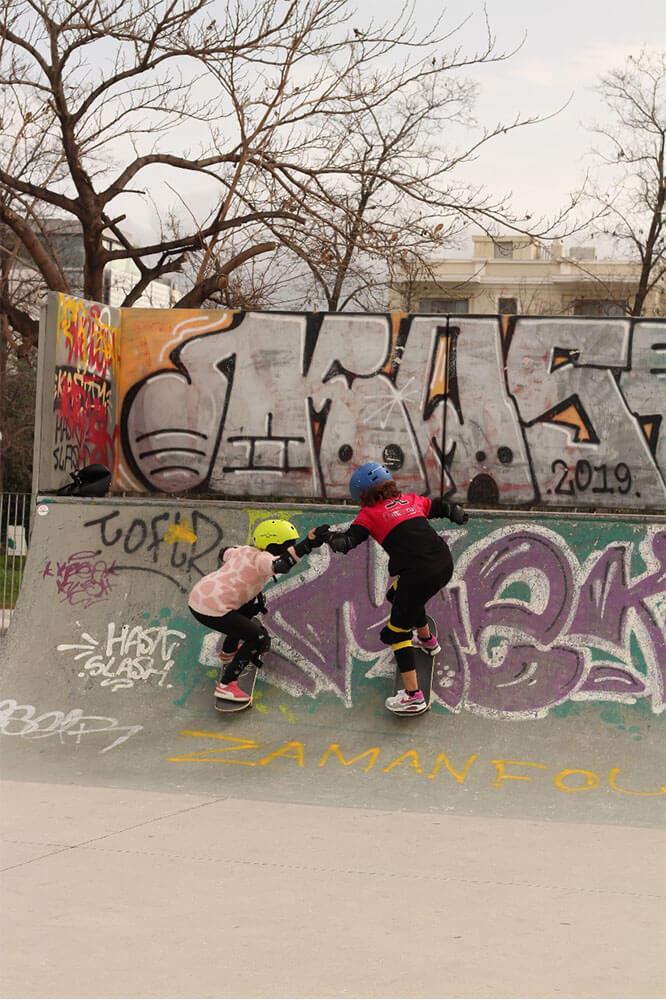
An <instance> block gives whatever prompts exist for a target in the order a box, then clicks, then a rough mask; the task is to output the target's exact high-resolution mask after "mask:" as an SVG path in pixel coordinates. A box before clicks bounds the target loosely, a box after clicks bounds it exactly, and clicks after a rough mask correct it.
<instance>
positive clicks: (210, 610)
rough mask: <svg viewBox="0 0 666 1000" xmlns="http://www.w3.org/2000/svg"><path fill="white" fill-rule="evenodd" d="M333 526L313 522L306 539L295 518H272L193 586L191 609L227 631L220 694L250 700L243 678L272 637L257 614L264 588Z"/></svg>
mask: <svg viewBox="0 0 666 1000" xmlns="http://www.w3.org/2000/svg"><path fill="white" fill-rule="evenodd" d="M328 531H329V526H328V525H322V526H320V527H319V528H312V529H311V530H310V531H309V532H308V534H307V537H306V538H303V539H301V540H300V541H295V539H298V532H297V531H296V528H295V527H294V525H293V524H292V523H291V522H290V521H282V520H279V519H276V518H271V519H269V520H266V521H262V522H261V523H260V524H259V525H258V526H257V528H256V530H255V532H254V537H253V542H254V544H253V545H230V546H228V547H227V548H224V549H221V551H220V553H219V560H220V563H221V565H220V567H219V569H216V570H213V572H212V573H208V574H207V575H206V576H204V577H202V578H201V579H200V580H199V581H198V582H197V583H196V584H195V585H194V587H193V588H192V590H191V592H190V596H189V601H188V605H189V609H190V611H191V613H192V614H193V615H194V617H195V618H196V620H197V621H198V622H200V623H201V624H202V625H205V627H206V628H209V629H212V630H213V631H215V632H219V633H220V634H221V635H223V636H224V637H225V638H224V641H223V643H222V647H221V649H219V644H218V649H219V657H220V662H221V664H222V667H221V669H220V674H219V676H218V679H217V681H216V683H215V697H216V698H222V699H225V700H229V701H237V702H243V701H249V699H250V695H249V694H248V693H247V692H245V691H243V690H242V689H241V688H240V687H239V685H238V678H239V677H240V675H241V674H242V672H243V670H244V669H245V668H246V667H247V665H248V664H249V663H250V662H254V663H256V664H257V666H261V655H262V653H265V652H267V651H268V650H269V649H270V645H271V640H270V636H269V634H268V632H267V631H266V629H265V627H264V625H263V624H262V623H261V622H259V621H257V619H256V618H255V615H257V614H259V613H262V612H263V613H265V612H266V610H267V609H266V602H265V601H264V595H263V593H262V591H263V588H264V587H265V585H266V584H267V583H268V581H269V580H270V579H271V577H273V576H275V575H276V574H279V573H288V572H289V570H290V569H291V568H292V566H295V565H296V563H297V562H298V561H299V559H300V558H301V557H302V556H304V555H307V554H308V553H309V552H311V551H312V549H313V548H318V547H319V546H320V545H322V544H323V543H324V541H325V540H326V538H327V537H328Z"/></svg>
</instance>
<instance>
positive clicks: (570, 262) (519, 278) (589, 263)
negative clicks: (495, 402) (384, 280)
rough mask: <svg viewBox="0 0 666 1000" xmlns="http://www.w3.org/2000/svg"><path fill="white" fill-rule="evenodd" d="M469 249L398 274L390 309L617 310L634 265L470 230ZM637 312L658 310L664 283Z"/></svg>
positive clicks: (662, 306) (631, 288)
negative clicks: (464, 254) (466, 255)
mask: <svg viewBox="0 0 666 1000" xmlns="http://www.w3.org/2000/svg"><path fill="white" fill-rule="evenodd" d="M472 239H473V244H474V250H473V256H472V257H471V258H467V259H456V258H453V257H451V258H448V259H444V260H440V261H432V262H431V264H430V267H429V273H428V275H427V277H425V276H424V270H423V269H421V270H420V272H419V273H415V274H412V275H410V274H409V273H408V272H407V271H405V273H404V277H403V276H400V277H399V278H398V280H397V281H396V283H395V286H394V288H393V289H392V291H391V292H390V297H389V308H390V309H391V311H393V312H412V313H476V314H478V313H482V314H488V313H490V314H497V313H504V314H507V313H508V314H511V313H513V314H516V313H522V314H524V315H550V316H624V315H626V314H627V313H628V312H629V311H630V308H631V302H632V299H633V295H634V293H635V289H636V284H637V282H638V265H637V264H636V263H633V262H630V261H622V260H615V259H601V260H598V259H597V252H596V249H595V247H593V246H578V247H576V246H571V247H569V249H568V250H567V251H566V252H565V249H564V246H563V244H562V243H556V242H554V243H551V244H550V245H549V246H546V245H545V244H542V243H539V242H537V241H535V240H531V239H528V238H526V237H519V236H501V237H495V238H493V237H491V236H474V237H473V238H472ZM643 315H645V316H664V315H666V285H665V284H664V283H663V282H662V284H661V285H660V286H657V288H655V289H654V290H653V291H652V292H651V293H650V295H649V297H648V299H647V301H646V306H645V308H644V310H643Z"/></svg>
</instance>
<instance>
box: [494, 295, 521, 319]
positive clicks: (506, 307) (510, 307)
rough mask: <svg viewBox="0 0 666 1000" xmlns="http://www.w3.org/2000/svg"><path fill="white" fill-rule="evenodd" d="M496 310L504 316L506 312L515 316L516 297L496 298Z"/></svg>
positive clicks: (516, 307)
mask: <svg viewBox="0 0 666 1000" xmlns="http://www.w3.org/2000/svg"><path fill="white" fill-rule="evenodd" d="M497 311H498V312H499V313H501V314H502V316H505V315H507V314H510V315H512V316H515V315H516V313H517V312H518V300H517V299H512V298H507V299H504V298H500V299H498V300H497Z"/></svg>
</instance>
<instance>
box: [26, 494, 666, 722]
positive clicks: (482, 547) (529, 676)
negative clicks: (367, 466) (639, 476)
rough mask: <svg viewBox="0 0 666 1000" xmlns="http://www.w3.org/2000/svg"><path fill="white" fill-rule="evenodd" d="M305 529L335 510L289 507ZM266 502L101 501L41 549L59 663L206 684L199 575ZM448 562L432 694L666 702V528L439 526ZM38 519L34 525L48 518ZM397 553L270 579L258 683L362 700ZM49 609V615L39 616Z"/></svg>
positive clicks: (375, 669) (591, 522)
mask: <svg viewBox="0 0 666 1000" xmlns="http://www.w3.org/2000/svg"><path fill="white" fill-rule="evenodd" d="M279 513H280V515H281V516H283V517H284V516H288V517H289V518H290V519H291V520H293V521H294V523H295V524H296V525H297V527H298V529H299V531H300V532H301V533H302V534H304V533H305V532H306V531H307V529H308V527H310V526H312V525H313V524H317V523H323V522H324V521H331V522H332V523H338V524H342V523H346V522H342V521H341V520H340V509H339V508H329V509H328V510H327V511H323V510H322V511H319V510H317V512H316V514H315V512H314V510H313V511H312V512H311V513H310V514H309V515H308V514H306V513H302V512H299V511H298V509H293V510H287V511H285V510H280V511H279ZM266 516H273V514H272V512H271V511H267V510H266V509H256V508H243V507H240V506H234V505H230V506H227V505H225V508H224V509H223V510H220V509H216V508H215V505H207V504H203V505H202V506H201V507H198V506H196V505H193V506H188V507H183V506H180V505H179V504H177V503H175V502H173V503H172V505H171V506H168V507H166V506H162V505H160V504H157V505H155V506H148V505H144V506H143V507H139V506H138V505H135V506H130V507H127V506H125V505H114V504H113V502H112V501H106V502H104V503H101V504H99V503H98V504H95V505H94V506H91V507H90V508H89V509H85V510H84V511H82V514H81V522H80V527H79V530H78V531H77V533H76V535H72V534H71V533H64V532H62V531H60V530H57V524H58V518H63V517H64V518H65V521H64V522H63V523H66V519H67V511H66V510H65V512H64V514H63V512H62V510H61V507H59V506H57V505H56V506H55V507H53V506H50V505H44V509H43V512H42V514H41V515H40V514H39V513H38V517H40V518H42V517H43V518H48V519H49V521H48V525H47V523H46V522H43V523H44V526H45V527H49V532H48V537H49V539H51V541H50V542H49V543H48V544H45V546H44V547H43V549H42V550H40V552H39V553H38V554H37V555H36V556H35V558H37V559H38V560H39V566H38V571H37V575H38V579H39V581H40V582H39V589H40V597H39V604H40V606H41V607H42V608H45V607H49V608H53V609H54V614H55V615H56V618H57V623H56V622H55V621H54V622H53V623H52V627H49V629H48V634H49V635H52V636H53V637H54V648H53V655H54V656H55V659H56V660H57V662H58V665H59V672H61V673H62V674H63V675H65V676H66V675H67V674H68V672H71V671H73V673H74V674H75V675H76V677H77V678H78V680H76V681H75V686H76V687H78V686H80V688H81V690H82V691H83V690H90V689H91V688H94V689H95V690H97V692H98V694H99V693H102V692H107V694H108V695H113V694H114V693H116V692H122V691H127V690H136V689H139V690H142V691H143V690H145V691H151V692H153V693H156V692H158V691H162V692H163V693H166V694H168V698H169V700H170V701H171V702H172V703H173V704H177V705H185V704H187V702H188V700H189V699H190V698H191V697H192V695H193V693H194V692H195V691H201V690H205V691H206V692H207V693H210V690H212V678H214V677H215V673H216V670H217V668H218V667H219V661H218V658H217V653H216V648H215V644H216V642H217V639H218V634H217V633H215V632H212V631H209V630H206V629H204V628H203V627H202V626H201V625H199V624H198V623H197V622H196V621H195V620H194V619H193V618H192V617H191V616H190V614H189V612H188V608H187V598H188V594H189V592H190V590H191V588H192V586H193V585H194V583H195V582H196V581H197V580H198V579H200V578H201V576H202V575H204V574H205V573H207V572H210V571H211V570H212V569H214V568H215V567H216V566H217V553H218V551H219V549H220V547H221V546H222V545H226V544H238V543H245V542H247V541H248V540H249V539H250V538H251V535H252V531H253V529H254V527H255V525H256V523H257V521H258V520H261V519H262V518H264V517H266ZM434 523H435V524H436V525H437V527H438V528H439V529H440V532H441V534H442V537H443V538H444V539H445V540H446V541H447V543H448V544H449V546H450V547H451V550H452V552H453V556H454V562H455V572H454V576H453V578H452V580H451V582H450V584H449V585H448V586H447V587H446V588H445V589H444V590H443V591H441V592H440V594H438V595H436V596H435V597H434V598H433V599H432V601H431V602H430V605H429V611H430V613H431V614H432V616H433V618H434V619H435V621H436V622H437V625H438V634H439V639H440V643H441V646H442V652H441V654H440V655H439V658H438V668H437V670H436V671H435V677H434V683H433V692H434V703H435V705H436V706H439V708H440V709H442V710H446V711H449V712H454V713H459V712H471V713H473V714H475V715H479V716H486V717H492V718H495V719H506V720H512V719H514V720H521V719H530V718H531V719H534V718H539V717H544V716H546V715H548V713H549V712H552V711H553V710H555V709H558V708H561V706H563V705H567V704H570V703H576V702H582V701H597V702H609V703H614V702H625V703H628V704H637V703H642V704H643V705H644V706H645V708H646V709H647V710H648V711H649V712H650V713H656V714H658V713H661V712H662V711H663V709H664V705H665V704H666V523H664V522H662V523H654V524H652V525H650V524H646V523H645V522H644V521H642V520H640V519H636V518H633V519H632V518H626V519H616V520H612V521H611V520H610V519H609V518H601V517H596V516H589V515H588V516H580V517H577V518H575V517H563V516H562V517H557V516H554V515H550V516H549V517H548V518H547V519H546V518H530V519H529V520H524V519H523V520H513V519H510V518H507V517H504V518H502V517H500V516H499V515H498V516H495V517H490V516H484V517H481V516H476V517H472V518H471V519H470V521H469V523H468V524H467V525H466V526H464V527H462V528H460V527H456V526H454V525H450V524H449V522H434ZM40 528H41V522H40ZM389 583H390V579H389V576H388V567H387V557H386V554H385V553H384V552H383V550H382V549H381V548H380V547H379V546H378V545H377V544H376V543H375V542H372V541H370V542H369V543H368V544H366V545H363V546H359V547H358V548H357V549H355V550H353V551H352V552H351V553H349V554H348V555H347V556H341V555H336V554H335V553H332V552H331V551H330V550H329V548H328V546H324V547H322V548H321V549H319V550H315V551H314V552H313V553H312V554H311V555H310V556H309V557H307V558H306V559H304V560H303V561H302V563H300V564H299V565H298V568H297V569H295V570H294V571H292V572H291V573H289V574H287V575H285V576H281V577H279V578H277V579H275V580H274V581H273V582H272V583H271V584H269V585H268V588H267V592H266V597H267V602H268V606H269V614H268V617H267V619H266V624H267V625H268V627H269V628H270V631H271V634H272V636H273V646H272V650H271V652H270V653H269V654H268V656H267V660H266V671H265V679H266V680H267V681H268V682H269V683H270V684H271V685H273V686H275V687H278V688H279V689H280V690H282V691H283V692H284V693H285V694H286V695H291V696H292V697H295V698H297V699H306V700H313V701H316V702H319V701H321V697H322V696H324V697H325V698H328V699H329V700H330V699H333V700H334V701H335V702H337V703H339V704H340V706H344V707H345V708H353V707H356V706H358V705H359V704H360V703H361V702H363V700H364V698H366V697H367V695H368V691H369V688H370V687H372V685H374V684H377V685H378V689H381V690H383V689H384V688H385V687H386V686H387V681H386V680H385V678H391V677H392V676H393V671H394V661H393V654H392V652H391V650H390V648H389V647H387V646H385V645H384V644H383V643H382V642H381V640H380V637H379V633H380V630H381V628H382V625H383V624H384V623H385V620H386V617H387V614H388V607H389V606H388V604H387V602H386V599H385V594H386V591H387V588H388V586H389ZM43 614H44V612H42V615H43Z"/></svg>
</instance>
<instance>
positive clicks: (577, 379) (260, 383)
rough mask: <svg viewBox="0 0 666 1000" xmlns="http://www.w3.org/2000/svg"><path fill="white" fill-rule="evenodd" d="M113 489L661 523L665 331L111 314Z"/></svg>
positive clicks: (547, 321) (437, 319) (604, 322)
mask: <svg viewBox="0 0 666 1000" xmlns="http://www.w3.org/2000/svg"><path fill="white" fill-rule="evenodd" d="M122 330H123V337H122V351H121V357H120V397H119V405H120V418H119V432H120V437H121V440H122V454H119V456H118V463H117V466H116V470H115V476H114V488H116V489H133V490H136V491H139V492H162V493H179V494H183V493H210V494H220V495H225V496H250V495H252V496H256V497H262V496H271V497H276V498H277V497H283V498H285V497H298V498H301V499H321V500H326V499H333V498H341V497H346V496H347V484H348V481H349V477H350V475H351V472H352V471H353V469H354V468H355V467H356V466H357V465H359V464H361V463H362V462H365V461H368V460H376V459H380V460H383V461H384V462H386V463H387V464H388V465H389V466H390V467H391V468H392V469H393V470H394V472H395V473H396V475H397V476H399V478H400V482H401V485H402V486H403V488H405V489H409V490H414V491H415V492H418V493H426V494H430V495H436V494H440V493H442V494H443V495H446V496H454V497H456V498H458V499H461V500H465V501H468V502H470V503H484V504H506V505H530V504H541V505H547V506H548V505H552V506H557V507H559V508H562V507H564V508H566V507H576V508H581V507H588V508H591V507H594V508H605V507H607V508H612V509H614V510H643V509H665V508H666V428H665V427H664V420H663V418H664V415H665V412H666V391H665V388H666V321H664V320H655V319H650V320H647V319H646V320H640V319H639V320H629V319H591V318H584V317H583V318H577V317H572V318H566V317H560V318H550V317H512V318H511V319H509V320H508V321H507V320H506V318H502V317H499V316H449V317H447V316H398V315H394V316H391V315H351V314H350V315H348V314H308V313H293V314H286V313H285V314H282V313H254V312H247V313H242V312H239V313H230V312H220V313H214V312H211V313H204V312H197V311H185V310H172V311H166V310H165V311H150V310H125V311H124V312H123V316H122Z"/></svg>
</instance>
